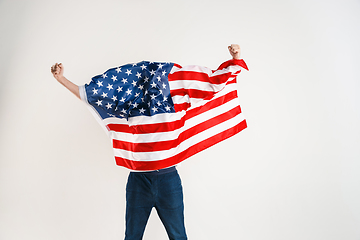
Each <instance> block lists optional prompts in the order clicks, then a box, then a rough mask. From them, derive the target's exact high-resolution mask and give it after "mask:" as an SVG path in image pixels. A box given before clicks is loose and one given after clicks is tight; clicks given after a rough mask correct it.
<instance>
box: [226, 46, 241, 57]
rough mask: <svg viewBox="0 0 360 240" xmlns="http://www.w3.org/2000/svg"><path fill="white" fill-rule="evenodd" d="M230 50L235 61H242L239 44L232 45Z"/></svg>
mask: <svg viewBox="0 0 360 240" xmlns="http://www.w3.org/2000/svg"><path fill="white" fill-rule="evenodd" d="M228 49H229V52H230V54H231V56H232V57H233V59H240V46H239V45H238V44H231V45H230V46H229V47H228Z"/></svg>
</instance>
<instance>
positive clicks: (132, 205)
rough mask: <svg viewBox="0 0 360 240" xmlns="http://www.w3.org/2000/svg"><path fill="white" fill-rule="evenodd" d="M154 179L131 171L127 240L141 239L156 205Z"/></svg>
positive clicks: (127, 201)
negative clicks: (153, 187) (153, 188)
mask: <svg viewBox="0 0 360 240" xmlns="http://www.w3.org/2000/svg"><path fill="white" fill-rule="evenodd" d="M151 188H152V181H151V179H148V178H147V177H146V176H145V175H142V174H134V173H130V175H129V177H128V183H127V185H126V214H125V221H126V229H125V240H141V239H142V237H143V235H144V231H145V227H146V224H147V221H148V219H149V216H150V213H151V209H152V208H153V206H154V196H153V194H152V189H151Z"/></svg>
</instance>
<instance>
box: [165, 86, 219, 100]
mask: <svg viewBox="0 0 360 240" xmlns="http://www.w3.org/2000/svg"><path fill="white" fill-rule="evenodd" d="M214 94H215V93H214V92H211V91H202V90H197V89H184V88H181V89H176V90H170V95H171V96H172V97H174V96H186V95H189V97H190V98H202V99H204V98H206V97H209V96H214Z"/></svg>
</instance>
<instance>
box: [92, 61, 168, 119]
mask: <svg viewBox="0 0 360 240" xmlns="http://www.w3.org/2000/svg"><path fill="white" fill-rule="evenodd" d="M173 65H174V64H173V63H160V62H147V61H143V62H140V63H134V64H127V65H123V66H120V67H117V68H111V69H109V70H107V71H106V72H105V73H104V74H101V75H98V76H95V77H93V78H92V80H91V82H90V83H89V84H86V85H85V89H86V95H87V100H88V102H89V103H90V104H91V105H92V106H93V107H94V108H95V109H96V110H97V112H98V113H99V114H100V116H101V117H102V118H103V119H104V118H108V117H118V118H126V119H128V118H129V117H134V116H141V115H145V116H152V115H155V114H159V113H173V112H175V110H174V104H173V102H172V99H171V96H170V88H169V82H168V74H169V72H170V71H171V68H172V67H173Z"/></svg>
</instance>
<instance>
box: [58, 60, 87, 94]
mask: <svg viewBox="0 0 360 240" xmlns="http://www.w3.org/2000/svg"><path fill="white" fill-rule="evenodd" d="M51 73H52V74H53V76H54V78H55V79H56V80H57V81H58V82H59V83H61V84H62V85H63V86H64V87H66V88H67V89H68V90H69V91H70V92H72V93H73V94H75V96H76V97H78V98H79V99H80V92H79V86H78V85H76V84H74V83H73V82H71V81H69V80H68V79H67V78H66V77H64V66H63V65H62V63H60V64H59V63H56V64H54V65H53V66H52V67H51Z"/></svg>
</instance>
